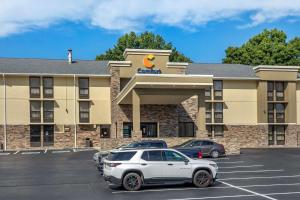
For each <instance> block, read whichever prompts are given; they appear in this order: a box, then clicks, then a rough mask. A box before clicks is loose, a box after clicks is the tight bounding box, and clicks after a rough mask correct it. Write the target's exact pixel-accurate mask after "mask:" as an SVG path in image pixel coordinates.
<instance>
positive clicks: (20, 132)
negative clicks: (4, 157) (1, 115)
mask: <svg viewBox="0 0 300 200" xmlns="http://www.w3.org/2000/svg"><path fill="white" fill-rule="evenodd" d="M6 138H7V144H6V145H7V149H27V148H30V126H29V125H7V126H6Z"/></svg>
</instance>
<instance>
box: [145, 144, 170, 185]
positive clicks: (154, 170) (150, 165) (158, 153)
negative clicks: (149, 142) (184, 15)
mask: <svg viewBox="0 0 300 200" xmlns="http://www.w3.org/2000/svg"><path fill="white" fill-rule="evenodd" d="M162 153H163V152H162V150H149V151H144V152H143V154H142V155H141V159H140V169H141V171H142V173H143V176H144V181H145V182H147V183H149V182H158V181H162V180H164V179H165V178H166V174H165V169H166V161H164V159H163V155H162Z"/></svg>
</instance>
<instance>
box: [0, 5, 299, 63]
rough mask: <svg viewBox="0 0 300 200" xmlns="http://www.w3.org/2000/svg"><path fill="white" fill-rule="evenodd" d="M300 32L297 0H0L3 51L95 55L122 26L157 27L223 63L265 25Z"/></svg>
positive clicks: (184, 48)
mask: <svg viewBox="0 0 300 200" xmlns="http://www.w3.org/2000/svg"><path fill="white" fill-rule="evenodd" d="M272 28H277V29H281V30H283V31H285V32H286V33H287V36H288V39H291V38H294V37H300V0H51V1H46V0H1V1H0V57H14V58H50V59H66V58H67V49H69V48H71V49H73V57H74V59H75V60H76V59H84V60H94V59H95V57H96V55H98V54H101V53H104V52H105V51H106V50H107V49H108V48H112V47H113V45H114V44H115V43H116V41H117V39H118V38H119V37H120V36H122V35H123V34H124V33H127V32H130V31H135V32H137V33H141V32H143V31H152V32H154V33H155V34H160V35H162V36H163V37H164V38H165V40H166V41H168V42H171V43H172V44H173V45H174V46H175V47H176V48H177V49H178V50H179V51H181V52H182V53H183V54H185V55H186V56H188V57H190V58H191V59H192V60H193V61H194V62H199V63H220V62H222V58H224V56H225V49H226V48H227V47H229V46H240V45H242V44H243V43H244V42H246V41H247V40H248V39H249V38H251V37H252V36H254V35H256V34H258V33H260V32H261V31H262V30H264V29H272Z"/></svg>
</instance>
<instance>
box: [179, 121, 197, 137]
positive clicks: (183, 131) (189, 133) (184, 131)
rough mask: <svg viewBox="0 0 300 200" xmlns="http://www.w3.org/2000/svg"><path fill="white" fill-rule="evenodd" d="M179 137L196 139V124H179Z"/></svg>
mask: <svg viewBox="0 0 300 200" xmlns="http://www.w3.org/2000/svg"><path fill="white" fill-rule="evenodd" d="M178 127H179V128H178V131H179V132H178V136H179V137H194V136H195V124H194V122H178Z"/></svg>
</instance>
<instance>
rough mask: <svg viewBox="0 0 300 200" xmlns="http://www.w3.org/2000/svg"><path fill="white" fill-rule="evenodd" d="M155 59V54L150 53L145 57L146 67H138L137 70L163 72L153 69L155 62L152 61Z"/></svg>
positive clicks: (143, 72)
mask: <svg viewBox="0 0 300 200" xmlns="http://www.w3.org/2000/svg"><path fill="white" fill-rule="evenodd" d="M154 59H155V56H154V55H153V54H149V55H147V56H145V57H144V58H143V64H144V67H146V69H142V68H138V70H137V72H138V73H139V74H161V70H160V69H158V70H156V69H153V68H154V66H155V65H154V63H153V62H152V61H153V60H154Z"/></svg>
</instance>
